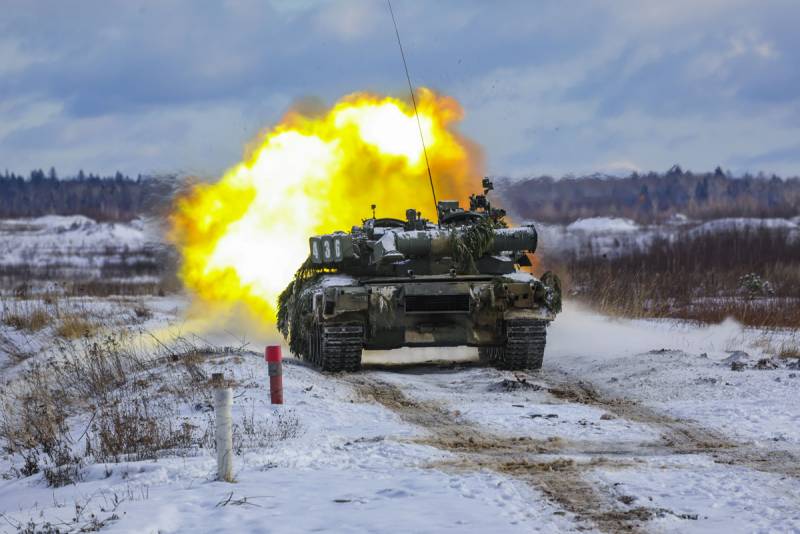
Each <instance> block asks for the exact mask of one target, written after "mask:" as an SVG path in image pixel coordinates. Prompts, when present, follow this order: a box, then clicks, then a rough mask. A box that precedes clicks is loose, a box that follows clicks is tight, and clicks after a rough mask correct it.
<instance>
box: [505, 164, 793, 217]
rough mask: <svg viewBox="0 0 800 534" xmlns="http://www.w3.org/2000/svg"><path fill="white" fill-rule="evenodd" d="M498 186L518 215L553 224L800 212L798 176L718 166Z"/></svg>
mask: <svg viewBox="0 0 800 534" xmlns="http://www.w3.org/2000/svg"><path fill="white" fill-rule="evenodd" d="M498 185H499V187H498V191H499V192H500V194H501V195H502V196H503V199H504V203H505V204H506V206H507V207H509V208H511V209H512V210H513V211H514V212H515V213H516V214H517V216H519V217H521V218H524V219H534V220H538V221H542V222H552V223H569V222H572V221H575V220H577V219H581V218H586V217H601V216H603V217H626V218H628V219H633V220H635V221H638V222H641V223H655V222H659V221H663V220H665V219H668V218H669V217H670V216H672V215H675V214H678V213H682V214H684V215H687V216H688V217H690V218H692V219H700V220H709V219H717V218H722V217H794V216H797V215H800V178H797V177H794V178H788V179H782V178H779V177H778V176H775V175H772V176H764V175H761V174H759V175H757V176H753V175H750V174H745V175H743V176H733V175H731V174H730V173H726V172H723V171H722V169H720V168H719V167H717V169H716V170H715V171H714V172H707V173H695V172H691V171H684V170H683V169H681V168H680V167H679V166H677V165H676V166H674V167H672V168H671V169H670V170H668V171H667V172H665V173H655V172H650V173H647V174H640V173H636V172H634V173H632V174H631V175H629V176H627V177H624V178H616V177H608V176H598V175H592V176H584V177H571V176H570V177H565V178H562V179H560V180H556V179H554V178H553V177H551V176H539V177H536V178H528V179H523V180H519V181H512V180H508V179H505V180H502V179H501V180H498Z"/></svg>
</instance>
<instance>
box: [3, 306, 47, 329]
mask: <svg viewBox="0 0 800 534" xmlns="http://www.w3.org/2000/svg"><path fill="white" fill-rule="evenodd" d="M0 319H1V320H2V322H3V324H5V325H7V326H10V327H11V328H16V329H17V330H26V331H28V332H38V331H39V330H42V329H43V328H45V327H47V326H49V325H50V324H51V323H52V322H53V317H52V315H51V313H50V312H49V311H48V310H47V309H46V308H45V307H42V306H37V305H29V306H15V307H14V309H8V308H4V310H3V314H2V317H0Z"/></svg>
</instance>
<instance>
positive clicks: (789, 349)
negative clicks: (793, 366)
mask: <svg viewBox="0 0 800 534" xmlns="http://www.w3.org/2000/svg"><path fill="white" fill-rule="evenodd" d="M778 357H779V358H798V359H800V344H797V343H796V342H792V341H785V342H783V343H781V346H780V349H778Z"/></svg>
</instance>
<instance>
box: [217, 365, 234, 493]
mask: <svg viewBox="0 0 800 534" xmlns="http://www.w3.org/2000/svg"><path fill="white" fill-rule="evenodd" d="M214 378H215V379H216V378H218V377H216V376H215V377H214ZM216 382H217V384H216V386H215V388H214V414H215V419H216V428H215V431H216V432H215V437H216V443H217V478H218V479H219V480H223V481H225V482H233V418H232V415H231V408H232V406H233V391H232V390H231V388H229V387H225V386H224V384H223V383H222V377H221V376H220V377H219V378H218V380H216Z"/></svg>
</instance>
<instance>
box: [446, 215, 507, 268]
mask: <svg viewBox="0 0 800 534" xmlns="http://www.w3.org/2000/svg"><path fill="white" fill-rule="evenodd" d="M495 227H496V226H495V223H494V222H493V221H492V220H491V219H483V220H481V221H479V222H477V223H476V224H474V225H472V226H470V227H468V228H467V229H466V230H464V231H462V232H457V231H456V230H452V231H451V232H450V242H451V243H452V249H453V262H454V263H455V268H456V270H457V271H458V272H459V273H464V274H475V273H477V272H478V268H477V267H476V266H475V260H477V259H478V258H480V257H481V256H483V255H484V254H486V253H487V252H488V251H489V249H491V248H492V241H494V229H495Z"/></svg>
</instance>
